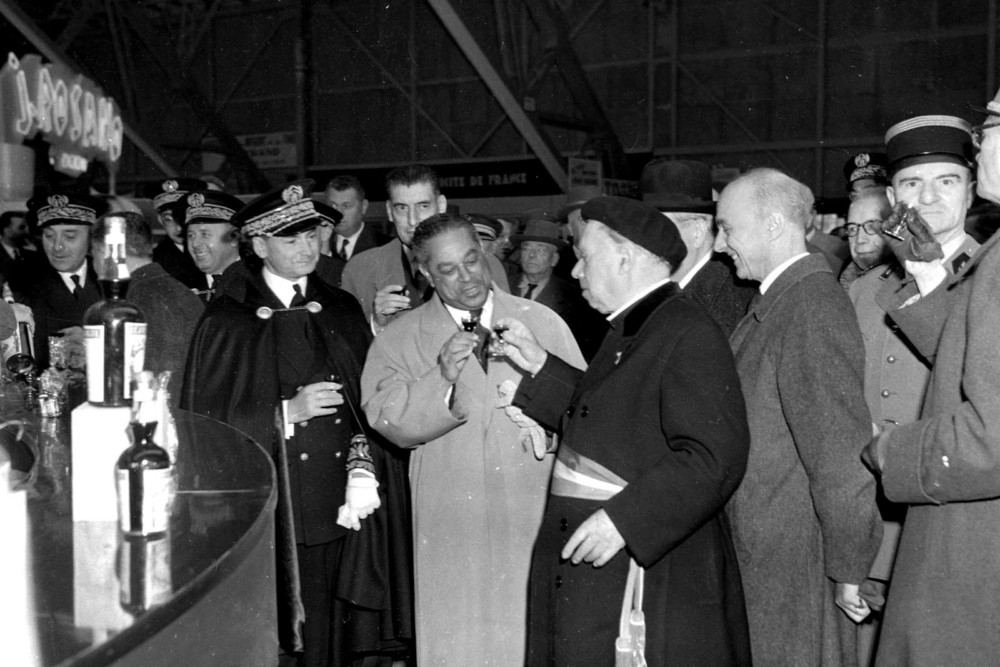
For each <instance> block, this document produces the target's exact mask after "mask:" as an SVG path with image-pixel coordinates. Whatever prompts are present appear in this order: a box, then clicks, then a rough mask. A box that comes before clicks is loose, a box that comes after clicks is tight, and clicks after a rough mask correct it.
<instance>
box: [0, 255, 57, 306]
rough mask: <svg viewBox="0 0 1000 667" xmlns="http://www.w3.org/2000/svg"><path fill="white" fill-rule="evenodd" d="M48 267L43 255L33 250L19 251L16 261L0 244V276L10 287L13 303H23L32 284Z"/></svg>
mask: <svg viewBox="0 0 1000 667" xmlns="http://www.w3.org/2000/svg"><path fill="white" fill-rule="evenodd" d="M48 265H49V263H48V262H47V261H46V259H45V256H44V254H42V253H39V252H35V251H33V250H23V249H22V250H21V251H20V257H18V258H17V259H16V260H15V259H14V258H13V257H11V256H10V255H9V254H8V253H7V248H5V247H4V246H3V245H2V244H0V276H2V277H3V278H2V279H3V280H4V281H6V282H7V283H8V284H9V285H10V289H11V291H12V292H13V293H14V300H15V301H18V302H20V301H23V300H24V299H25V298H26V296H27V293H28V292H29V291H30V289H31V286H32V283H33V282H34V281H35V279H36V278H38V276H39V275H41V273H42V272H43V271H45V268H46V267H47V266H48Z"/></svg>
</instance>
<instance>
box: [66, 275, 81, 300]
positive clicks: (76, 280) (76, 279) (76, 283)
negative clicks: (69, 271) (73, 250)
mask: <svg viewBox="0 0 1000 667" xmlns="http://www.w3.org/2000/svg"><path fill="white" fill-rule="evenodd" d="M69 279H70V280H72V281H73V298H74V299H79V298H80V292H82V291H83V288H82V287H81V286H80V276H78V275H76V274H75V273H74V274H73V275H71V276H70V277H69Z"/></svg>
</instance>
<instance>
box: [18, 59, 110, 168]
mask: <svg viewBox="0 0 1000 667" xmlns="http://www.w3.org/2000/svg"><path fill="white" fill-rule="evenodd" d="M0 120H2V122H0V141H4V142H7V143H12V144H14V143H21V142H23V141H24V140H26V139H31V138H33V137H34V136H35V135H36V134H38V133H41V134H42V137H43V138H44V139H45V141H47V142H48V143H49V146H50V148H49V161H50V162H51V163H52V167H53V168H54V169H56V170H57V171H60V172H62V173H64V174H69V175H71V176H79V175H80V174H82V173H83V172H85V171H86V170H87V165H88V164H89V162H90V161H91V160H98V161H100V162H103V163H104V164H106V165H107V166H108V170H109V171H112V172H113V171H114V170H115V169H116V168H117V166H118V160H119V158H121V155H122V141H123V140H124V135H125V125H124V123H123V122H122V117H121V113H119V110H118V106H117V105H116V104H115V101H114V99H113V98H111V97H107V96H105V95H104V92H103V91H102V90H101V88H100V87H99V86H97V85H96V84H95V83H94V82H92V81H90V80H89V79H87V78H85V77H84V76H83V75H81V74H77V73H76V72H73V71H72V70H71V69H69V68H68V67H66V66H65V65H60V64H57V63H47V64H46V63H42V58H41V56H38V55H34V54H31V55H26V56H24V57H23V58H21V59H18V58H17V56H15V55H14V54H13V53H10V54H8V55H7V63H6V64H5V65H4V67H3V69H0Z"/></svg>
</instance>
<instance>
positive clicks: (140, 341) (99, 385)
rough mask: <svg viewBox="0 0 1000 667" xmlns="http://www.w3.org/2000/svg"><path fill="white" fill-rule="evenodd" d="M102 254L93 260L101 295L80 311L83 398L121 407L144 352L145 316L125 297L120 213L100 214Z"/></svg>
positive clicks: (126, 401)
mask: <svg viewBox="0 0 1000 667" xmlns="http://www.w3.org/2000/svg"><path fill="white" fill-rule="evenodd" d="M101 223H102V224H103V225H104V257H103V258H101V260H100V261H99V262H98V263H97V266H96V267H95V268H96V269H97V277H98V281H99V282H100V284H101V288H102V290H103V292H104V296H105V298H104V300H103V301H98V302H97V303H95V304H94V305H92V306H91V307H90V308H88V309H87V312H86V313H84V315H83V329H84V333H85V341H86V353H87V401H88V402H90V404H91V405H99V406H103V407H123V406H127V405H129V402H130V399H131V383H132V378H133V374H134V373H137V372H139V371H141V370H142V367H143V363H144V361H145V355H146V318H145V317H144V316H143V314H142V311H140V310H139V308H138V307H136V305H135V304H133V303H130V302H128V301H126V300H125V295H126V292H127V291H128V283H129V270H128V266H127V264H126V263H125V225H126V220H125V217H124V216H121V215H114V214H110V215H106V216H104V217H103V218H102V220H101Z"/></svg>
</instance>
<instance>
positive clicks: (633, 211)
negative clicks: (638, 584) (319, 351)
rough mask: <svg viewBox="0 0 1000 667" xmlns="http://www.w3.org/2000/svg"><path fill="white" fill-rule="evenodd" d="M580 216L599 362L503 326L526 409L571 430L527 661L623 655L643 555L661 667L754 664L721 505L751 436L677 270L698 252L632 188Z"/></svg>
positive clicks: (541, 537) (717, 336) (538, 562)
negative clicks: (566, 356)
mask: <svg viewBox="0 0 1000 667" xmlns="http://www.w3.org/2000/svg"><path fill="white" fill-rule="evenodd" d="M580 214H581V219H582V220H583V222H582V223H581V227H582V229H581V230H580V231H581V232H582V234H580V235H579V236H578V237H576V238H575V240H574V243H575V249H576V252H577V256H578V257H579V260H578V261H577V265H576V266H575V267H574V269H573V275H574V276H575V277H576V278H577V279H579V280H580V285H581V286H582V287H583V290H584V296H585V297H586V299H587V301H588V302H589V303H590V304H591V306H593V308H594V309H595V310H598V311H600V312H601V313H603V314H605V315H607V317H608V320H609V322H610V327H611V328H610V330H609V331H608V334H607V336H606V337H605V339H604V341H603V342H602V344H601V348H600V349H599V350H598V352H597V355H596V356H595V357H594V360H593V362H592V363H591V364H590V366H589V367H588V368H587V370H586V371H585V372H581V371H576V370H574V369H572V368H570V367H569V365H567V364H566V363H565V361H563V360H562V359H560V358H559V356H558V352H557V351H556V350H553V349H551V348H548V349H545V348H546V346H544V345H540V344H539V343H538V340H540V338H541V334H542V333H543V332H542V331H538V330H536V329H535V328H534V327H532V326H531V325H527V326H526V323H523V322H520V321H516V320H508V321H507V324H509V326H510V331H509V332H508V333H507V334H506V335H505V340H506V341H508V345H507V347H508V348H512V351H511V352H510V353H509V355H508V356H509V358H510V359H511V361H513V362H514V363H515V364H517V365H518V366H519V367H520V368H521V369H523V370H525V371H527V374H526V375H525V377H524V379H522V381H521V384H520V387H519V389H518V393H517V395H516V397H515V404H516V405H518V406H520V407H522V408H523V409H524V410H525V412H526V413H528V414H529V415H530V416H532V417H534V418H535V419H537V420H538V421H539V422H541V423H542V424H544V425H545V426H546V427H548V428H553V429H557V430H559V431H560V434H561V437H562V442H561V443H560V447H559V452H558V454H557V458H556V463H555V466H554V468H553V475H552V482H551V484H550V486H549V500H548V504H547V506H546V509H545V516H544V517H543V519H542V527H541V530H540V531H539V533H538V538H537V539H536V541H535V552H534V556H533V562H532V572H531V588H530V607H529V614H528V616H529V618H530V620H531V623H530V625H529V628H528V639H529V641H528V656H527V661H526V664H528V665H531V666H532V667H534V666H536V665H539V666H541V665H545V666H547V667H548V666H552V665H555V666H559V667H562V666H566V667H568V666H570V665H610V664H613V663H614V656H615V640H616V636H617V635H618V632H619V620H620V613H621V609H622V600H623V598H624V597H625V587H626V579H627V576H628V573H629V571H630V569H631V565H632V561H635V563H637V564H638V565H639V566H641V567H643V568H645V575H644V577H645V599H644V601H643V611H644V613H645V618H646V653H645V657H646V660H647V661H648V663H649V664H650V665H665V664H670V663H676V664H683V665H706V666H707V665H713V666H719V665H748V664H750V653H749V645H748V639H747V625H746V615H745V612H744V606H743V595H742V591H741V588H740V582H739V570H738V567H737V565H736V561H735V554H734V552H733V545H732V542H731V541H730V536H729V527H728V524H727V520H726V518H725V515H724V513H723V511H722V510H723V507H724V506H725V503H726V500H727V499H728V498H729V496H730V494H732V492H733V491H734V490H735V489H736V486H737V485H738V484H739V481H740V479H741V478H742V476H743V470H744V466H745V464H746V455H747V447H748V445H749V440H748V433H747V423H746V412H745V410H744V403H743V396H742V393H741V391H740V388H739V378H738V377H737V375H736V367H735V364H734V363H733V357H732V353H731V352H730V351H729V345H728V343H727V342H726V337H725V336H724V335H723V333H722V331H721V330H720V329H719V327H718V326H717V325H716V324H715V323H714V322H713V321H712V319H711V318H710V317H709V316H708V315H707V314H706V313H705V311H704V310H703V309H702V308H700V307H698V306H696V305H695V304H693V303H691V302H690V301H689V300H688V299H685V298H683V297H682V296H681V294H680V292H679V290H678V289H677V286H676V284H674V283H673V282H672V281H671V279H670V275H671V273H672V272H673V271H674V269H675V268H676V267H677V266H679V265H680V264H681V263H682V262H683V261H684V257H685V255H686V253H687V250H686V248H685V246H684V242H683V241H682V240H681V237H680V234H679V232H678V231H677V229H676V228H675V227H674V225H673V223H671V222H670V220H668V219H665V218H664V217H663V216H662V215H661V214H660V213H659V212H658V211H657V210H656V209H654V208H652V207H650V206H648V205H646V204H643V203H642V202H639V201H636V200H634V199H626V198H622V197H598V198H596V199H592V200H590V201H589V202H587V203H586V204H584V205H583V207H582V208H581V210H580ZM630 602H631V601H630ZM629 606H630V608H631V605H629Z"/></svg>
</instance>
